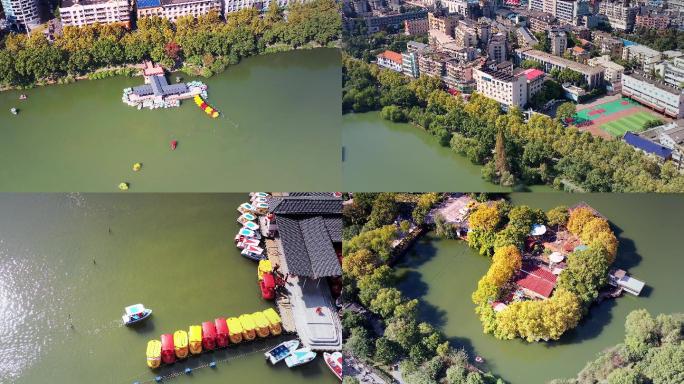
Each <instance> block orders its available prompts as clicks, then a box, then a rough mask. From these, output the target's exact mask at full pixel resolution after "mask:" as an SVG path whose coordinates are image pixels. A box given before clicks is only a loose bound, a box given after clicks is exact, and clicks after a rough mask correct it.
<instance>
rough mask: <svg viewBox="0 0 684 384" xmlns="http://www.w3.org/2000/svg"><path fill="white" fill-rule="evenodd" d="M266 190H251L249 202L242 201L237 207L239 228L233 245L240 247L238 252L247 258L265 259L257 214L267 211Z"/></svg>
mask: <svg viewBox="0 0 684 384" xmlns="http://www.w3.org/2000/svg"><path fill="white" fill-rule="evenodd" d="M269 196H270V194H268V193H266V192H252V193H251V194H250V202H248V203H242V204H240V206H239V207H238V208H237V210H238V212H240V217H238V218H237V222H238V224H240V225H241V228H240V230H239V231H238V233H237V234H236V235H235V238H234V240H235V245H236V246H237V247H238V248H240V254H241V255H242V256H244V257H246V258H248V259H251V260H254V261H260V260H264V259H266V255H265V254H264V249H263V248H262V247H261V246H260V245H261V233H260V227H259V224H258V219H259V216H258V215H263V214H266V213H267V212H268V202H267V201H268V197H269Z"/></svg>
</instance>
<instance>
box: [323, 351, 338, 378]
mask: <svg viewBox="0 0 684 384" xmlns="http://www.w3.org/2000/svg"><path fill="white" fill-rule="evenodd" d="M323 359H324V360H325V365H327V366H328V368H330V370H331V371H332V372H333V373H334V374H335V376H337V378H338V379H340V380H342V353H341V352H334V353H328V352H325V353H323Z"/></svg>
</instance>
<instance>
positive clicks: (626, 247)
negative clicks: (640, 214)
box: [611, 224, 642, 270]
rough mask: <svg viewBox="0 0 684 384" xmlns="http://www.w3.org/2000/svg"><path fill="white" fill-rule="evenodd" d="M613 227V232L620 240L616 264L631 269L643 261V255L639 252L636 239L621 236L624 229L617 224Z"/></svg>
mask: <svg viewBox="0 0 684 384" xmlns="http://www.w3.org/2000/svg"><path fill="white" fill-rule="evenodd" d="M611 228H612V229H613V232H614V233H615V236H616V237H617V239H618V241H619V247H618V254H617V257H616V258H615V263H614V265H615V266H617V267H619V268H622V269H625V270H629V269H631V268H634V267H636V266H637V265H639V264H640V263H641V260H642V257H641V255H640V254H639V253H638V252H637V248H636V244H635V243H634V240H632V239H629V238H626V237H621V234H622V232H623V231H622V229H621V228H620V227H618V226H617V225H614V224H613V225H612V226H611Z"/></svg>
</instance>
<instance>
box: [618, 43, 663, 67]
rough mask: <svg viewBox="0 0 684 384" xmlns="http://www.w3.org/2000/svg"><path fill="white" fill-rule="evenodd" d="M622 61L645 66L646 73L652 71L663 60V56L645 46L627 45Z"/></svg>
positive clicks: (623, 50) (624, 48) (623, 51)
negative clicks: (632, 61) (633, 61)
mask: <svg viewBox="0 0 684 384" xmlns="http://www.w3.org/2000/svg"><path fill="white" fill-rule="evenodd" d="M622 60H625V61H631V60H635V61H636V62H637V63H639V64H641V65H642V66H643V69H644V70H645V71H650V70H651V69H653V66H654V65H655V64H657V63H659V62H660V61H661V60H662V54H661V53H660V52H659V51H656V50H655V49H651V48H649V47H647V46H645V45H640V44H634V45H625V46H624V47H623V48H622Z"/></svg>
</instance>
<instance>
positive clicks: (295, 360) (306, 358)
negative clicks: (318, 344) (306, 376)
mask: <svg viewBox="0 0 684 384" xmlns="http://www.w3.org/2000/svg"><path fill="white" fill-rule="evenodd" d="M315 358H316V352H314V351H312V350H311V348H300V349H297V350H295V351H293V352H292V353H291V354H290V356H288V357H286V358H285V364H287V367H288V368H293V367H296V366H298V365H302V364H306V363H308V362H310V361H311V360H313V359H315Z"/></svg>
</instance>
